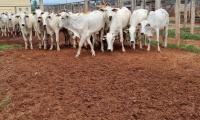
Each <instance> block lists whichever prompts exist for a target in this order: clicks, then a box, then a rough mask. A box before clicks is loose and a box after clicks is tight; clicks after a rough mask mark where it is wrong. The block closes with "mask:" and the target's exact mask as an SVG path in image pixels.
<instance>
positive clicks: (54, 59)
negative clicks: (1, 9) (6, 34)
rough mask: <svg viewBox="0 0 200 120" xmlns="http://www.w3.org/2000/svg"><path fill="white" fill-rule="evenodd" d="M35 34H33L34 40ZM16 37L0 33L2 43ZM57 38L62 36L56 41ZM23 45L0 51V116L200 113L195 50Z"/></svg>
mask: <svg viewBox="0 0 200 120" xmlns="http://www.w3.org/2000/svg"><path fill="white" fill-rule="evenodd" d="M35 39H36V38H34V40H35ZM5 43H6V44H13V43H21V44H22V45H23V40H22V37H16V38H14V39H13V40H10V38H9V39H6V40H5V38H2V37H1V38H0V44H5ZM61 43H62V42H61ZM37 44H38V41H37V40H35V42H34V50H25V49H24V46H23V47H20V48H13V49H9V50H5V51H0V76H1V77H0V102H2V101H3V100H5V98H6V97H10V98H11V101H10V103H9V104H8V107H7V108H4V107H2V106H0V120H32V119H34V120H65V119H69V120H90V119H94V120H100V119H101V120H105V119H108V120H116V119H120V120H200V55H199V54H195V53H191V52H186V51H182V50H176V49H170V48H161V50H162V52H161V53H158V52H156V47H155V46H152V47H151V51H150V52H146V47H145V49H142V50H140V49H138V48H137V49H136V50H132V49H131V48H130V47H128V46H126V53H123V54H122V53H121V47H120V45H115V50H114V52H112V53H110V52H105V53H102V52H100V49H99V48H96V57H91V54H90V52H89V51H90V50H89V49H82V54H81V56H80V57H79V58H78V59H75V58H74V56H75V54H76V52H77V50H76V49H72V47H65V46H61V51H60V52H57V51H56V50H53V51H49V50H39V49H38V46H37Z"/></svg>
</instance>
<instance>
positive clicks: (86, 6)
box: [84, 0, 88, 10]
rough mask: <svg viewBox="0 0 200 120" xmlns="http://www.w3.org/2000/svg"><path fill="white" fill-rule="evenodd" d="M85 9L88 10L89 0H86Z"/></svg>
mask: <svg viewBox="0 0 200 120" xmlns="http://www.w3.org/2000/svg"><path fill="white" fill-rule="evenodd" d="M84 10H88V0H84Z"/></svg>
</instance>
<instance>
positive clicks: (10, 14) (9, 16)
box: [8, 13, 13, 21]
mask: <svg viewBox="0 0 200 120" xmlns="http://www.w3.org/2000/svg"><path fill="white" fill-rule="evenodd" d="M12 16H13V13H9V14H8V20H9V21H11V18H12Z"/></svg>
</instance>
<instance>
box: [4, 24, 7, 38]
mask: <svg viewBox="0 0 200 120" xmlns="http://www.w3.org/2000/svg"><path fill="white" fill-rule="evenodd" d="M4 35H5V36H7V33H6V26H5V30H4Z"/></svg>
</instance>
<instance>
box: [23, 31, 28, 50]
mask: <svg viewBox="0 0 200 120" xmlns="http://www.w3.org/2000/svg"><path fill="white" fill-rule="evenodd" d="M22 36H23V38H24V43H25V49H27V48H28V44H27V38H26V36H25V34H24V33H22Z"/></svg>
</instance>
